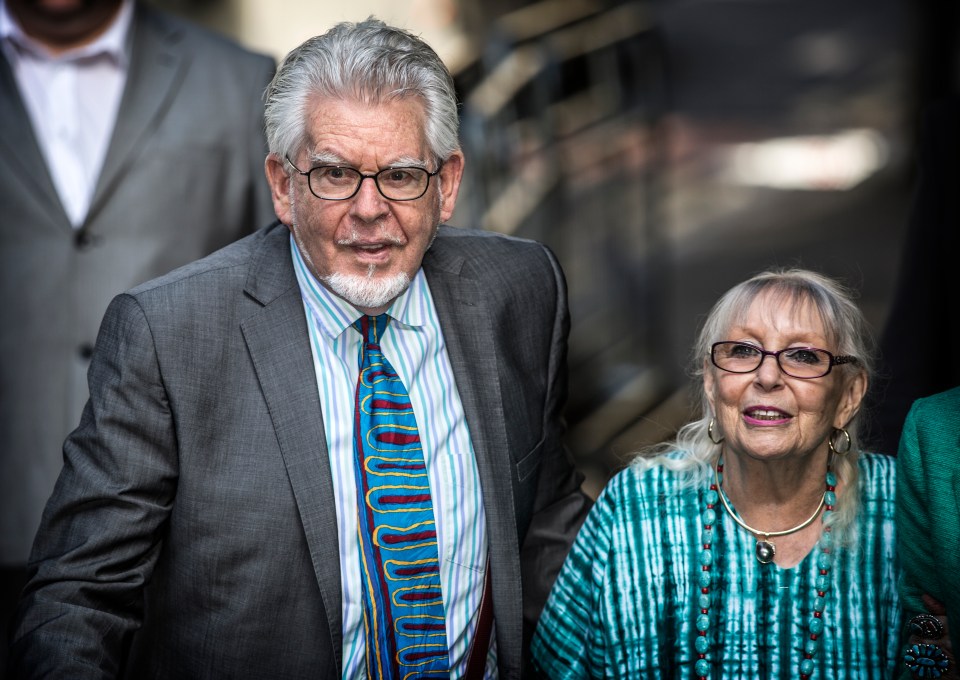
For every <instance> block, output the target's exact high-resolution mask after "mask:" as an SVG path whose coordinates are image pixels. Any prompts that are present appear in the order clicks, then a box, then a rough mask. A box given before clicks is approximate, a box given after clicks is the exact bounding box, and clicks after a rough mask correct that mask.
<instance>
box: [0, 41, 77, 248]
mask: <svg viewBox="0 0 960 680" xmlns="http://www.w3.org/2000/svg"><path fill="white" fill-rule="evenodd" d="M0 101H2V102H3V105H2V106H0V159H2V160H0V162H2V163H8V164H10V165H11V166H12V167H13V169H14V172H13V174H14V175H15V176H17V177H19V178H21V179H22V180H23V181H24V183H26V184H27V185H28V186H29V188H30V189H31V190H33V191H34V192H36V194H37V196H38V199H39V200H38V203H39V204H40V205H42V206H44V207H45V208H46V209H48V210H49V212H50V215H51V217H52V218H53V221H54V222H57V223H61V224H62V225H63V228H64V229H65V230H67V231H72V227H71V225H70V221H69V219H68V218H67V214H66V212H64V210H63V206H62V205H61V203H60V195H59V194H58V193H57V189H56V187H54V185H53V179H52V178H51V176H50V172H49V170H48V169H47V163H46V161H45V160H44V158H43V152H42V151H41V150H40V145H39V143H38V142H37V137H36V134H35V133H34V130H33V125H32V124H31V123H30V115H29V114H28V113H27V108H26V106H25V105H24V103H23V99H22V98H21V96H20V90H19V88H18V87H17V81H16V78H15V77H14V75H13V70H12V69H11V68H10V64H9V63H8V62H7V60H6V58H4V57H3V56H0Z"/></svg>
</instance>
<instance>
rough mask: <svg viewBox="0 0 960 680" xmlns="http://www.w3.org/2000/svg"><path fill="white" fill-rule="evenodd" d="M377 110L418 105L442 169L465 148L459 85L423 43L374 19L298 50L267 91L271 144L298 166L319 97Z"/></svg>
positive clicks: (333, 30) (343, 27) (341, 26)
mask: <svg viewBox="0 0 960 680" xmlns="http://www.w3.org/2000/svg"><path fill="white" fill-rule="evenodd" d="M318 96H319V97H329V98H332V99H342V100H348V101H355V102H359V103H362V104H369V105H377V104H379V103H381V102H387V101H391V100H396V99H402V98H406V97H419V98H420V100H421V102H422V103H423V107H424V111H425V113H426V138H427V144H428V145H429V148H430V151H431V153H433V154H434V156H435V157H436V158H435V159H434V160H436V161H437V162H438V163H439V162H443V161H445V160H446V159H448V158H449V157H450V155H451V154H453V153H454V152H455V151H457V150H458V149H459V148H460V141H459V137H458V129H459V125H460V121H459V117H458V112H457V97H456V91H455V89H454V84H453V77H452V76H451V75H450V71H449V70H448V69H447V67H446V66H445V65H444V63H443V61H441V59H440V57H439V56H437V53H436V52H434V51H433V49H432V48H431V47H430V46H429V45H427V44H426V43H425V42H424V41H423V40H421V39H420V38H418V37H416V36H414V35H413V34H411V33H409V32H407V31H405V30H403V29H400V28H395V27H393V26H388V25H387V24H385V23H383V22H382V21H380V20H378V19H374V18H373V17H371V18H369V19H367V20H366V21H362V22H359V23H350V22H343V23H340V24H337V25H336V26H334V27H333V28H331V29H330V30H329V31H327V32H326V33H324V34H323V35H320V36H316V37H314V38H310V39H309V40H307V41H306V42H304V43H303V44H301V45H300V46H299V47H297V48H295V49H294V50H292V51H291V52H290V53H289V54H288V55H287V56H286V57H284V59H283V61H282V62H281V63H280V66H279V68H278V69H277V73H276V75H275V76H274V77H273V80H272V81H271V82H270V85H269V86H268V87H267V91H266V109H265V113H264V119H265V122H266V133H267V143H268V145H269V147H270V151H271V152H272V153H274V154H276V155H277V156H279V158H281V159H282V158H284V157H285V156H288V155H289V156H290V158H295V157H296V155H297V153H298V152H299V151H300V150H301V149H302V148H303V146H304V144H305V143H306V127H305V126H306V121H307V117H308V114H309V107H310V106H311V103H312V100H313V99H314V98H315V97H318Z"/></svg>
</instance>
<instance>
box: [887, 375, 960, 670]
mask: <svg viewBox="0 0 960 680" xmlns="http://www.w3.org/2000/svg"><path fill="white" fill-rule="evenodd" d="M958 442H960V387H955V388H954V389H952V390H948V391H946V392H941V393H940V394H935V395H933V396H932V397H926V398H924V399H918V400H917V401H915V402H914V404H913V407H912V408H911V409H910V413H909V414H908V415H907V420H906V422H905V423H904V426H903V434H902V435H901V439H900V452H899V454H898V455H897V530H898V537H899V541H900V552H899V555H900V561H901V564H902V565H903V581H902V582H901V584H900V592H901V595H902V596H903V609H904V617H905V619H906V622H905V623H906V625H905V634H906V635H907V636H909V637H908V640H907V648H906V650H905V655H904V662H905V669H904V674H903V676H902V677H903V678H904V679H907V678H914V677H917V678H942V679H944V680H945V679H946V678H960V668H957V663H956V660H955V658H953V657H955V656H956V654H955V652H956V651H957V650H960V454H958V448H960V447H958V444H957V443H958ZM951 652H953V653H951Z"/></svg>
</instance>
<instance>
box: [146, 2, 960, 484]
mask: <svg viewBox="0 0 960 680" xmlns="http://www.w3.org/2000/svg"><path fill="white" fill-rule="evenodd" d="M156 4H160V5H162V6H164V7H166V8H167V9H170V10H173V11H175V12H179V13H182V14H186V15H188V16H190V17H191V18H194V19H198V20H200V21H204V22H206V23H208V24H210V25H212V26H213V27H214V28H217V29H218V30H222V31H225V32H227V33H232V34H234V35H235V36H236V37H238V38H239V39H240V40H241V41H242V42H245V43H246V44H248V45H251V46H253V47H258V48H260V49H264V50H266V51H273V52H274V54H275V56H278V57H280V56H282V54H283V53H284V52H285V51H286V50H287V49H289V48H291V47H293V46H294V45H295V44H296V43H298V42H299V41H300V40H302V39H303V38H304V37H306V36H307V35H312V34H315V33H321V32H323V31H324V30H326V28H327V27H328V26H329V25H330V24H331V23H332V22H334V21H338V20H342V19H351V20H356V19H361V18H365V17H366V16H367V15H369V14H376V15H377V16H380V17H381V18H384V19H385V20H387V21H392V22H394V23H398V24H400V25H404V26H406V27H408V28H410V29H411V30H413V31H414V32H417V33H421V34H423V35H424V37H425V38H426V39H428V40H429V41H430V42H431V43H432V44H434V45H435V46H436V47H437V49H438V51H439V52H440V53H441V56H444V58H445V59H446V60H447V62H448V64H450V66H451V69H452V70H453V71H454V73H455V76H456V79H457V84H458V88H459V90H460V96H461V99H462V102H463V108H462V140H463V145H464V149H465V153H466V155H467V161H468V165H467V176H466V179H465V186H464V187H463V190H462V192H461V199H460V203H459V204H458V208H457V213H456V215H455V216H454V218H453V219H452V220H451V222H452V223H453V224H455V225H460V226H482V227H483V228H486V229H491V230H496V231H500V232H504V233H508V234H515V235H517V236H523V237H530V238H535V239H538V240H541V241H543V242H545V243H547V244H549V245H550V246H551V247H552V248H553V250H554V251H555V252H556V253H557V255H558V256H559V258H560V260H561V261H562V263H563V266H564V268H565V270H566V273H567V277H568V284H569V292H570V304H571V313H572V320H573V327H572V332H571V339H570V357H569V359H570V371H571V374H570V375H571V379H570V400H569V409H568V421H569V426H570V433H569V434H570V437H569V443H570V446H571V449H572V451H573V453H574V455H575V456H576V457H577V460H578V461H579V463H580V465H581V467H582V469H583V470H584V471H585V472H586V473H587V476H588V490H589V491H591V492H593V493H595V492H596V491H597V490H598V489H599V488H600V487H601V486H602V485H603V483H604V482H605V481H606V479H607V478H608V477H609V475H610V474H611V472H613V471H614V470H616V469H617V467H619V466H620V465H622V464H623V461H624V458H625V456H627V455H628V454H629V453H630V452H631V451H634V450H636V449H637V448H639V447H641V446H643V445H645V444H650V443H653V442H656V441H660V440H662V439H663V438H665V437H667V436H669V435H670V434H671V432H672V431H673V430H674V429H675V428H676V427H677V426H678V425H679V424H681V423H682V422H684V421H685V420H686V419H687V417H688V415H689V409H690V406H691V404H690V395H689V393H688V390H687V377H686V369H687V366H688V364H689V361H690V356H689V347H690V345H691V344H692V342H693V339H694V334H695V332H696V330H697V328H698V323H699V321H700V319H701V318H702V316H703V315H704V314H705V313H706V311H707V310H708V309H709V307H710V306H711V304H712V303H713V302H714V301H715V300H716V299H717V297H718V296H719V295H720V294H721V293H722V292H723V291H725V290H726V289H728V288H729V287H730V286H731V285H733V284H735V283H737V282H739V281H741V280H743V279H744V278H746V277H748V276H749V275H751V274H752V273H755V272H757V271H759V270H761V269H764V268H767V267H770V266H794V265H796V266H803V267H809V268H814V269H817V270H820V271H823V272H825V273H827V274H830V275H833V276H836V277H839V278H840V279H841V280H843V281H844V282H845V283H847V284H848V285H849V286H851V287H853V288H854V289H856V290H857V291H859V295H860V302H861V304H862V307H863V309H864V311H865V312H866V314H867V317H868V319H869V321H870V322H871V324H872V325H873V326H874V329H875V330H876V332H877V335H878V336H882V335H884V330H885V328H886V327H887V326H888V325H896V324H897V319H891V309H892V307H893V300H894V299H895V298H896V297H897V295H898V287H901V286H902V285H903V282H902V280H901V279H902V276H901V271H902V270H903V269H904V267H905V266H906V265H907V264H909V262H910V258H914V259H916V258H917V257H923V255H922V254H921V255H918V254H917V253H916V252H915V251H914V250H913V249H911V250H909V251H905V250H904V246H905V244H906V243H907V242H908V241H909V240H911V239H912V238H916V239H919V238H920V237H912V236H911V230H915V229H916V224H915V223H916V221H917V220H916V219H913V223H914V224H913V225H912V221H911V215H912V214H914V213H915V212H916V211H915V210H914V209H913V204H914V196H915V195H916V186H917V178H918V172H917V168H918V166H919V164H918V158H919V157H920V154H919V149H920V144H919V139H920V136H921V132H922V129H923V124H922V121H923V120H924V114H925V111H927V110H928V109H929V108H930V106H931V104H933V103H935V102H938V101H940V100H943V99H948V98H951V97H955V96H956V95H957V88H958V60H960V55H958V50H957V45H958V41H957V34H958V28H960V13H958V9H957V3H953V2H947V3H936V4H935V3H934V2H933V1H932V0H910V1H909V2H908V1H907V0H844V1H843V2H836V1H835V0H651V1H649V2H616V1H613V0H608V1H602V0H543V1H541V2H522V1H520V0H495V1H494V0H483V1H481V0H472V1H471V0H459V1H456V0H434V1H430V0H417V1H411V2H410V3H409V4H407V5H405V7H404V8H402V9H398V8H397V7H396V6H395V5H390V4H387V3H378V2H358V3H354V4H353V5H351V7H350V8H349V9H348V10H343V9H340V8H337V9H336V10H334V9H326V10H323V9H317V8H316V7H315V5H326V4H327V3H312V5H314V7H312V8H309V9H308V7H307V6H308V5H310V4H311V3H303V4H302V8H303V12H304V13H303V14H298V13H297V11H296V8H295V7H293V6H291V7H290V8H286V5H287V3H285V5H284V6H285V10H284V12H283V15H284V26H286V27H287V29H288V30H287V32H286V33H284V32H283V30H282V29H281V28H277V27H276V26H274V25H272V24H270V23H269V22H268V21H267V20H266V19H264V16H265V15H264V14H262V12H263V11H265V10H259V9H257V8H256V5H255V4H254V3H244V2H241V1H240V0H235V1H233V2H229V1H227V0H202V1H196V0H195V1H192V2H191V1H190V0H168V1H167V2H157V3H156ZM293 4H294V5H296V4H297V3H293ZM381 5H382V7H381ZM288 10H294V11H292V12H291V11H288ZM323 11H326V12H327V14H326V15H324V16H319V15H317V14H316V13H317V12H323ZM310 12H313V14H310ZM398 12H400V15H399V16H398V15H397V13H398ZM293 16H297V17H298V18H297V20H296V21H295V22H291V17H293ZM291 24H293V26H291ZM291 29H292V30H291ZM947 121H948V122H947V124H948V126H950V127H951V129H952V130H953V131H954V137H955V130H956V123H955V121H954V122H951V121H950V119H949V118H948V119H947ZM936 140H937V138H936V137H935V138H934V142H933V145H934V146H936V144H937V141H936ZM955 150H956V149H954V148H953V147H949V151H948V152H947V153H949V154H953V153H954V151H955ZM947 160H948V162H949V164H950V165H951V167H954V166H955V163H956V161H955V158H954V157H953V156H952V155H950V156H949V158H948V159H947ZM928 214H929V213H928ZM937 214H940V215H941V217H940V218H938V220H939V221H937V223H936V224H935V225H934V226H933V227H932V228H933V229H934V230H935V231H936V232H937V233H939V234H940V235H943V234H949V238H950V239H951V240H952V242H955V240H956V232H957V230H958V225H957V224H956V220H955V217H956V213H955V212H952V213H949V214H948V217H943V213H942V211H941V213H937ZM927 226H928V228H929V227H930V225H929V224H928V225H927ZM944 238H946V236H944ZM929 242H930V241H929V240H928V239H926V238H924V243H929ZM904 252H910V253H911V255H910V256H909V257H906V256H904V255H903V253H904ZM939 255H940V257H941V262H945V256H943V253H940V254H939ZM931 266H933V263H932V262H931ZM948 270H949V265H947V267H946V268H945V272H946V271H948ZM953 290H954V291H956V286H955V285H954V287H953ZM911 294H912V293H911ZM921 295H923V296H924V297H927V298H930V296H933V297H934V298H935V297H937V296H941V295H942V297H941V298H939V301H938V302H943V303H945V302H946V301H947V293H946V291H943V290H931V291H925V292H923V293H921ZM901 297H903V296H902V294H901ZM952 307H954V308H955V307H956V305H955V303H954V304H953V305H952ZM942 313H948V312H947V311H946V310H945V311H944V312H942ZM912 323H915V321H914V322H912ZM939 347H940V348H941V349H946V350H947V351H948V353H951V351H952V353H956V350H957V349H960V341H958V340H957V338H956V337H953V336H951V337H946V338H941V339H940V344H939ZM951 348H952V350H951ZM928 351H929V352H933V351H934V350H933V349H930V350H928ZM887 352H888V353H887V355H886V356H887V357H889V356H890V354H891V353H894V352H897V353H905V352H906V350H905V349H903V348H899V349H894V350H888V351H887ZM880 366H881V370H882V373H883V374H882V375H881V379H880V380H878V381H877V383H876V384H875V385H874V390H873V392H872V394H871V406H872V409H871V411H872V415H871V417H870V421H869V425H870V432H871V437H872V439H871V443H872V447H873V448H875V449H879V450H885V451H889V452H895V450H894V451H891V448H894V449H895V442H896V438H897V436H898V434H899V427H900V421H901V420H902V417H903V415H904V414H905V411H904V409H905V408H906V404H907V403H908V402H909V400H911V399H912V398H913V397H914V396H922V395H921V394H916V395H911V394H909V393H908V391H907V390H906V389H900V388H898V387H897V386H896V385H895V381H894V380H891V375H890V371H891V370H892V369H884V367H885V366H892V363H891V362H885V361H884V360H883V358H882V359H881V362H880ZM907 370H909V367H908V369H907ZM913 389H921V388H920V387H916V386H915V387H914V388H913ZM891 442H892V443H891Z"/></svg>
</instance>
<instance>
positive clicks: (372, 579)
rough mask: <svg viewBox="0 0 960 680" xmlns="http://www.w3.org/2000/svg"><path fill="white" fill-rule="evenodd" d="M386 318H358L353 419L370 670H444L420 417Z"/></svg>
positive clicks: (398, 674) (400, 676) (414, 673)
mask: <svg viewBox="0 0 960 680" xmlns="http://www.w3.org/2000/svg"><path fill="white" fill-rule="evenodd" d="M389 320H390V317H388V316H387V315H386V314H381V315H380V316H362V317H360V318H359V319H357V321H355V322H354V324H353V325H354V327H355V328H356V329H357V330H358V331H360V334H361V335H362V336H363V338H364V340H363V346H362V347H361V350H360V377H359V379H358V380H357V397H356V404H355V409H356V411H355V421H354V437H353V441H354V453H355V454H356V456H355V457H354V471H355V473H356V474H355V475H354V476H355V478H356V481H357V506H358V512H359V516H360V522H359V527H358V533H359V539H360V550H361V552H360V569H361V572H362V576H363V606H364V612H363V613H364V627H365V630H366V639H367V652H366V661H367V676H368V677H370V678H375V679H376V680H386V679H388V678H390V679H393V678H396V679H397V680H413V679H414V678H420V677H431V676H432V677H436V676H438V675H442V676H447V675H449V672H450V671H449V661H448V654H447V635H446V623H445V618H444V613H443V594H442V592H441V589H440V563H439V560H438V555H437V531H436V525H435V523H434V517H433V502H432V501H431V498H430V483H429V480H428V479H427V471H426V465H425V464H424V460H423V450H422V447H421V445H420V434H419V432H418V431H417V419H416V417H415V416H414V413H413V406H412V404H411V403H410V396H409V395H408V394H407V389H406V387H404V385H403V382H402V381H401V380H400V377H399V376H398V375H397V374H396V372H394V370H393V367H392V366H390V364H389V362H388V361H387V360H386V358H385V357H384V356H383V353H382V352H381V350H380V338H381V337H383V333H384V331H385V330H386V328H387V323H388V322H389Z"/></svg>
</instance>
